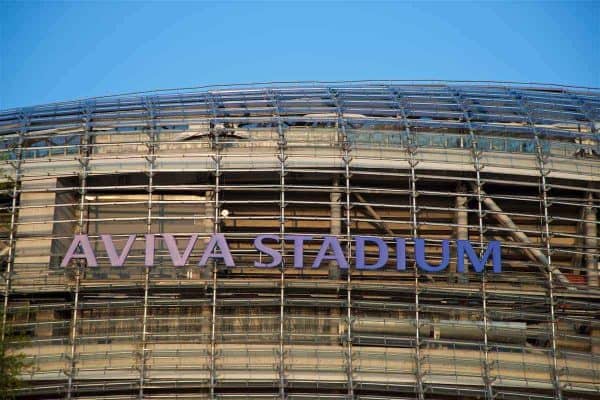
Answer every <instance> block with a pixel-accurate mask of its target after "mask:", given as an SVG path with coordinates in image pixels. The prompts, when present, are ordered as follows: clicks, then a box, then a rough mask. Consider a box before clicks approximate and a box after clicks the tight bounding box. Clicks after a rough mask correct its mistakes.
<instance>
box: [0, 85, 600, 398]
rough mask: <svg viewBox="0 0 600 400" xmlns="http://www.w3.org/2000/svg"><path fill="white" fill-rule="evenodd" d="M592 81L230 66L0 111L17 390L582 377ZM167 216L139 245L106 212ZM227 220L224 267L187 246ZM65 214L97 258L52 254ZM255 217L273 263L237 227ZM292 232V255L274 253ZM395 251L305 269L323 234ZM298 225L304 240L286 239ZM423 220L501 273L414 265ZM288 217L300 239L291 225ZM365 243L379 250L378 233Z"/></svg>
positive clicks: (594, 297) (512, 392)
mask: <svg viewBox="0 0 600 400" xmlns="http://www.w3.org/2000/svg"><path fill="white" fill-rule="evenodd" d="M599 129H600V90H598V89H587V88H573V87H560V86H550V85H520V84H506V83H494V82H479V83H477V82H393V81H391V82H390V81H386V82H375V81H373V82H339V83H293V84H277V85H275V84H274V85H261V86H229V87H212V88H202V89H188V90H174V91H163V92H150V93H143V94H133V95H123V96H114V97H103V98H94V99H87V100H81V101H74V102H66V103H56V104H50V105H43V106H37V107H31V108H22V109H15V110H6V111H0V152H1V153H2V157H1V160H2V163H3V166H2V167H1V169H2V172H3V175H4V176H5V178H4V184H3V186H2V196H1V199H2V202H1V204H0V214H1V215H2V218H3V219H2V221H3V224H2V227H1V229H0V230H1V231H2V238H1V240H0V256H1V260H2V271H1V272H2V282H1V290H2V295H3V305H2V307H3V310H4V313H3V320H2V337H4V335H5V332H6V331H7V329H8V327H11V328H12V329H13V330H16V331H17V332H18V333H20V334H22V335H24V336H26V337H27V341H26V347H25V348H24V349H23V350H22V351H23V352H25V354H26V356H27V359H28V360H29V361H30V364H29V367H28V368H27V370H26V371H24V373H23V376H22V378H23V379H24V381H25V385H24V386H23V387H22V388H21V389H19V391H18V393H17V394H18V395H19V396H22V397H23V398H40V399H41V398H44V399H48V398H68V399H92V398H93V399H100V398H103V399H142V398H144V399H175V398H177V399H241V398H245V399H248V398H251V399H298V400H300V399H316V398H319V399H331V400H333V399H363V400H367V399H369V400H376V399H391V398H393V399H404V398H406V399H414V398H417V399H438V398H439V399H442V398H444V399H445V398H485V399H490V400H491V399H556V398H558V399H567V398H582V399H585V398H590V399H592V398H597V397H598V395H599V393H600V318H599V317H600V288H599V286H598V285H599V273H600V259H599V253H600V252H599V242H598V224H599V222H598V208H599V207H600V134H599ZM161 233H170V234H173V235H174V236H175V238H176V241H177V243H178V244H179V245H180V248H182V246H183V247H185V244H186V243H187V242H188V239H189V237H190V235H192V234H197V235H198V238H199V240H198V244H197V245H196V246H195V247H194V248H193V249H192V251H191V255H190V258H189V260H190V261H189V262H188V264H187V265H185V266H183V267H174V266H173V264H172V262H171V259H170V255H169V251H168V249H167V247H166V246H165V243H164V242H163V241H162V240H160V239H157V240H156V242H155V246H156V249H155V262H154V265H153V266H151V267H150V266H148V263H147V262H146V260H145V255H144V254H145V253H144V249H145V248H144V244H143V241H141V240H139V241H135V242H134V243H133V245H132V250H131V252H130V254H129V256H128V258H127V260H126V262H125V264H124V266H123V267H112V266H111V261H110V259H109V257H108V256H107V254H106V253H105V252H104V250H103V249H104V247H103V244H102V243H103V242H102V239H101V237H100V235H104V234H110V235H112V239H113V241H114V243H115V247H116V248H117V249H122V248H123V247H124V246H125V245H126V243H127V242H128V240H129V235H131V234H137V235H138V236H139V237H140V238H143V237H144V235H152V234H161ZM214 233H222V234H224V235H225V236H226V237H227V239H228V242H229V244H230V247H231V251H232V254H233V258H234V260H235V265H236V266H235V267H225V266H224V265H222V264H221V263H219V262H216V261H214V262H212V263H211V264H209V265H208V266H206V267H198V266H196V265H197V263H198V260H199V258H200V256H201V253H202V251H203V250H204V248H205V247H206V246H207V245H208V242H209V239H210V237H211V235H213V234H214ZM74 234H87V235H88V236H89V238H90V240H91V244H92V246H93V248H94V250H95V252H96V255H97V260H98V264H99V265H98V266H97V267H92V266H88V265H86V263H85V262H84V261H82V260H81V259H79V260H77V261H76V262H72V263H71V264H70V265H69V266H68V267H66V268H61V267H60V263H61V260H62V257H63V256H64V255H65V252H66V249H67V248H68V246H69V244H70V243H71V240H72V239H73V235H74ZM259 234H268V235H271V237H273V238H277V239H278V240H277V244H274V245H273V247H277V249H278V251H279V252H280V254H281V255H282V261H281V263H280V264H279V265H277V266H276V267H274V268H258V267H255V265H254V262H255V261H256V260H268V258H269V256H268V255H265V254H260V253H259V252H257V251H256V250H255V249H254V248H253V247H252V240H253V238H254V237H255V236H256V235H259ZM298 235H302V237H303V238H305V239H302V240H304V252H303V255H302V258H301V261H302V262H303V264H304V265H305V268H295V267H294V265H295V264H296V262H297V260H296V259H295V257H296V255H295V252H294V251H293V250H294V247H293V243H292V242H291V241H290V240H289V239H287V240H286V238H289V237H294V236H297V237H298ZM356 235H364V236H378V237H381V238H383V239H384V240H385V242H386V243H387V244H388V246H389V248H390V249H393V248H394V246H395V245H396V242H395V239H396V238H398V237H402V238H406V244H407V246H406V260H407V262H406V270H397V268H396V260H395V258H394V257H391V258H390V259H389V260H388V264H387V265H385V266H384V267H383V268H381V269H379V270H376V271H370V270H357V269H355V268H353V267H351V268H349V269H347V270H344V269H339V268H338V267H337V266H336V265H334V264H333V263H332V264H328V265H324V266H323V267H321V268H310V266H311V265H312V264H313V262H314V260H315V258H316V256H317V254H318V252H319V247H320V242H321V241H322V240H323V238H324V237H325V236H334V237H336V238H337V239H338V240H339V242H340V243H341V244H342V249H343V250H344V254H345V256H346V258H347V259H348V260H349V264H350V265H351V266H352V265H354V259H355V254H354V251H355V249H354V237H355V236H356ZM309 237H310V238H311V240H309V239H308V238H309ZM416 238H421V239H425V243H426V246H425V248H426V256H427V260H428V262H430V263H431V264H432V265H437V264H439V263H440V261H441V247H442V241H443V240H445V239H449V238H453V239H461V240H470V241H471V243H473V245H474V248H475V250H476V252H478V254H479V255H480V256H481V255H482V254H483V252H484V251H485V248H486V246H487V243H488V242H489V241H491V240H499V241H501V242H502V244H503V247H502V258H503V265H502V269H503V272H502V273H501V274H494V273H490V272H486V271H485V269H484V272H483V273H475V272H472V271H470V272H466V273H459V272H458V271H457V267H456V266H457V260H456V257H455V256H453V257H452V258H451V260H450V265H449V267H448V268H447V269H446V270H445V271H443V272H438V273H427V272H424V271H420V270H419V269H418V268H417V266H416V260H415V256H414V251H413V250H412V248H413V246H412V245H413V244H414V242H415V239H416ZM298 240H300V239H298ZM365 250H366V259H367V261H368V262H375V261H377V259H378V251H377V250H378V248H377V246H367V247H366V249H365Z"/></svg>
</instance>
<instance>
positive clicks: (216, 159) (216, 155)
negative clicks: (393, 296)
mask: <svg viewBox="0 0 600 400" xmlns="http://www.w3.org/2000/svg"><path fill="white" fill-rule="evenodd" d="M208 95H209V101H210V106H211V111H212V116H213V118H212V121H211V122H210V132H209V133H210V138H211V140H212V143H211V145H212V150H213V154H212V155H211V158H212V159H213V163H214V166H215V171H214V175H215V186H214V196H213V199H214V203H213V211H214V214H213V233H219V231H220V230H221V229H220V227H221V225H220V219H219V218H220V215H219V214H220V204H219V201H220V193H221V188H220V180H221V143H220V142H219V138H220V132H219V131H218V130H217V129H216V128H215V124H216V122H217V108H216V105H215V99H214V95H213V94H212V93H210V92H209V94H208ZM217 284H218V266H217V262H216V261H214V260H213V262H212V283H211V286H212V300H211V307H212V313H211V320H210V354H209V356H210V382H209V385H210V398H211V399H214V398H215V387H216V381H217V370H216V367H217V364H216V333H217Z"/></svg>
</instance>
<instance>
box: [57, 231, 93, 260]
mask: <svg viewBox="0 0 600 400" xmlns="http://www.w3.org/2000/svg"><path fill="white" fill-rule="evenodd" d="M79 246H81V250H82V251H83V253H80V254H75V251H77V249H78V248H79ZM73 258H85V260H86V261H87V265H88V267H97V266H98V262H96V255H95V254H94V250H93V249H92V245H91V244H90V239H89V238H88V235H75V237H73V241H72V242H71V246H69V250H67V254H66V255H65V258H63V260H62V262H61V263H60V266H61V267H63V268H64V267H66V266H67V265H69V263H70V262H71V259H73Z"/></svg>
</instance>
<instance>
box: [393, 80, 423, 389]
mask: <svg viewBox="0 0 600 400" xmlns="http://www.w3.org/2000/svg"><path fill="white" fill-rule="evenodd" d="M392 94H393V100H394V102H395V104H396V108H397V109H398V113H397V114H396V118H399V117H401V118H402V125H403V126H404V132H405V134H406V139H407V152H408V165H409V167H410V175H409V188H408V189H409V193H410V228H411V234H412V241H413V243H415V239H417V237H418V236H419V224H418V213H419V209H418V207H417V197H418V195H419V194H418V192H417V175H416V167H417V165H418V164H419V160H418V159H417V153H418V145H417V138H416V135H415V132H414V131H411V129H410V123H409V120H408V117H407V114H406V106H405V104H404V98H403V97H402V94H401V93H400V92H398V91H397V90H392ZM413 270H414V276H413V283H414V289H415V390H416V392H417V393H416V394H417V399H418V400H423V399H424V398H425V393H424V388H423V370H422V368H421V360H422V358H421V333H420V328H421V314H420V306H419V294H420V293H419V292H420V288H419V278H420V275H419V269H418V267H417V263H416V260H415V262H413Z"/></svg>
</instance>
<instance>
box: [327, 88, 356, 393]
mask: <svg viewBox="0 0 600 400" xmlns="http://www.w3.org/2000/svg"><path fill="white" fill-rule="evenodd" d="M329 92H330V95H331V97H332V100H333V102H334V103H335V106H336V113H337V121H336V128H337V133H338V137H339V139H341V144H342V162H343V163H344V178H345V195H346V198H345V202H346V204H345V207H344V208H345V213H346V259H347V260H348V264H349V266H348V271H347V274H346V374H347V386H348V388H347V389H348V390H347V396H348V399H354V367H353V350H352V322H353V318H352V269H351V268H352V267H351V264H352V263H351V258H352V230H351V224H352V219H351V216H350V212H351V208H352V207H351V204H350V195H351V188H350V177H351V173H350V162H351V161H352V156H351V155H350V152H351V146H350V141H349V140H348V133H347V131H346V119H345V118H344V114H343V110H342V107H341V105H340V99H339V94H338V93H337V92H336V91H335V90H334V89H329Z"/></svg>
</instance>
